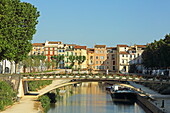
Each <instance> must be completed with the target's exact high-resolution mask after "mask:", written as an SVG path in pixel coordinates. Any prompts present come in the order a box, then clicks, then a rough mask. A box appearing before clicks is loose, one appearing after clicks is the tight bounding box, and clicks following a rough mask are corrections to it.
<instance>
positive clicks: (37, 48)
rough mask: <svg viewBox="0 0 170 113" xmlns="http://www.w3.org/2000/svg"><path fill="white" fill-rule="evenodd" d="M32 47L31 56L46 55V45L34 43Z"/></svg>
mask: <svg viewBox="0 0 170 113" xmlns="http://www.w3.org/2000/svg"><path fill="white" fill-rule="evenodd" d="M32 46H33V47H32V51H31V52H30V53H29V55H44V46H45V43H33V44H32Z"/></svg>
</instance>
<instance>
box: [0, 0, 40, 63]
mask: <svg viewBox="0 0 170 113" xmlns="http://www.w3.org/2000/svg"><path fill="white" fill-rule="evenodd" d="M0 9H2V10H0V21H1V23H0V42H1V40H2V42H1V43H2V45H1V43H0V45H1V46H0V60H4V59H8V60H10V61H15V63H16V64H18V63H19V62H20V61H22V60H23V59H24V58H25V57H26V56H27V55H28V53H29V52H30V51H31V49H32V44H31V40H32V37H33V34H35V32H36V28H35V27H36V24H37V23H38V21H37V18H38V17H39V16H40V15H39V12H38V11H37V8H36V7H35V6H33V5H31V4H30V3H26V2H20V0H2V1H1V2H0Z"/></svg>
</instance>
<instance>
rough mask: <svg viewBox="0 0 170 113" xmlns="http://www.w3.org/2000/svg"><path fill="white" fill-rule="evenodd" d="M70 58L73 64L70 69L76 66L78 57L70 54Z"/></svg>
mask: <svg viewBox="0 0 170 113" xmlns="http://www.w3.org/2000/svg"><path fill="white" fill-rule="evenodd" d="M68 59H69V60H70V62H71V64H70V66H69V68H70V69H72V68H73V66H74V63H75V61H76V57H75V56H73V55H70V56H69V58H68Z"/></svg>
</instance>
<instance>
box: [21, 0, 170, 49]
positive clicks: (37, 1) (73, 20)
mask: <svg viewBox="0 0 170 113" xmlns="http://www.w3.org/2000/svg"><path fill="white" fill-rule="evenodd" d="M22 1H25V2H29V3H31V4H33V5H35V6H36V7H37V8H38V10H39V11H40V14H41V16H40V17H39V24H38V25H37V32H36V34H35V35H34V38H33V41H32V42H33V43H37V42H45V41H46V40H50V41H62V42H64V43H75V44H80V45H87V46H88V47H93V46H94V44H106V45H107V46H115V45H117V44H128V45H133V44H146V43H150V42H153V41H154V40H159V39H161V38H164V36H165V34H167V33H170V8H169V5H170V0H22Z"/></svg>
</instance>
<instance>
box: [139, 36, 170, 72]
mask: <svg viewBox="0 0 170 113" xmlns="http://www.w3.org/2000/svg"><path fill="white" fill-rule="evenodd" d="M169 56H170V34H167V35H166V36H165V39H160V40H159V41H154V42H153V43H151V44H149V45H148V46H147V47H146V49H145V50H144V52H143V54H142V59H143V65H144V66H145V67H146V68H151V69H166V68H170V58H169Z"/></svg>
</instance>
